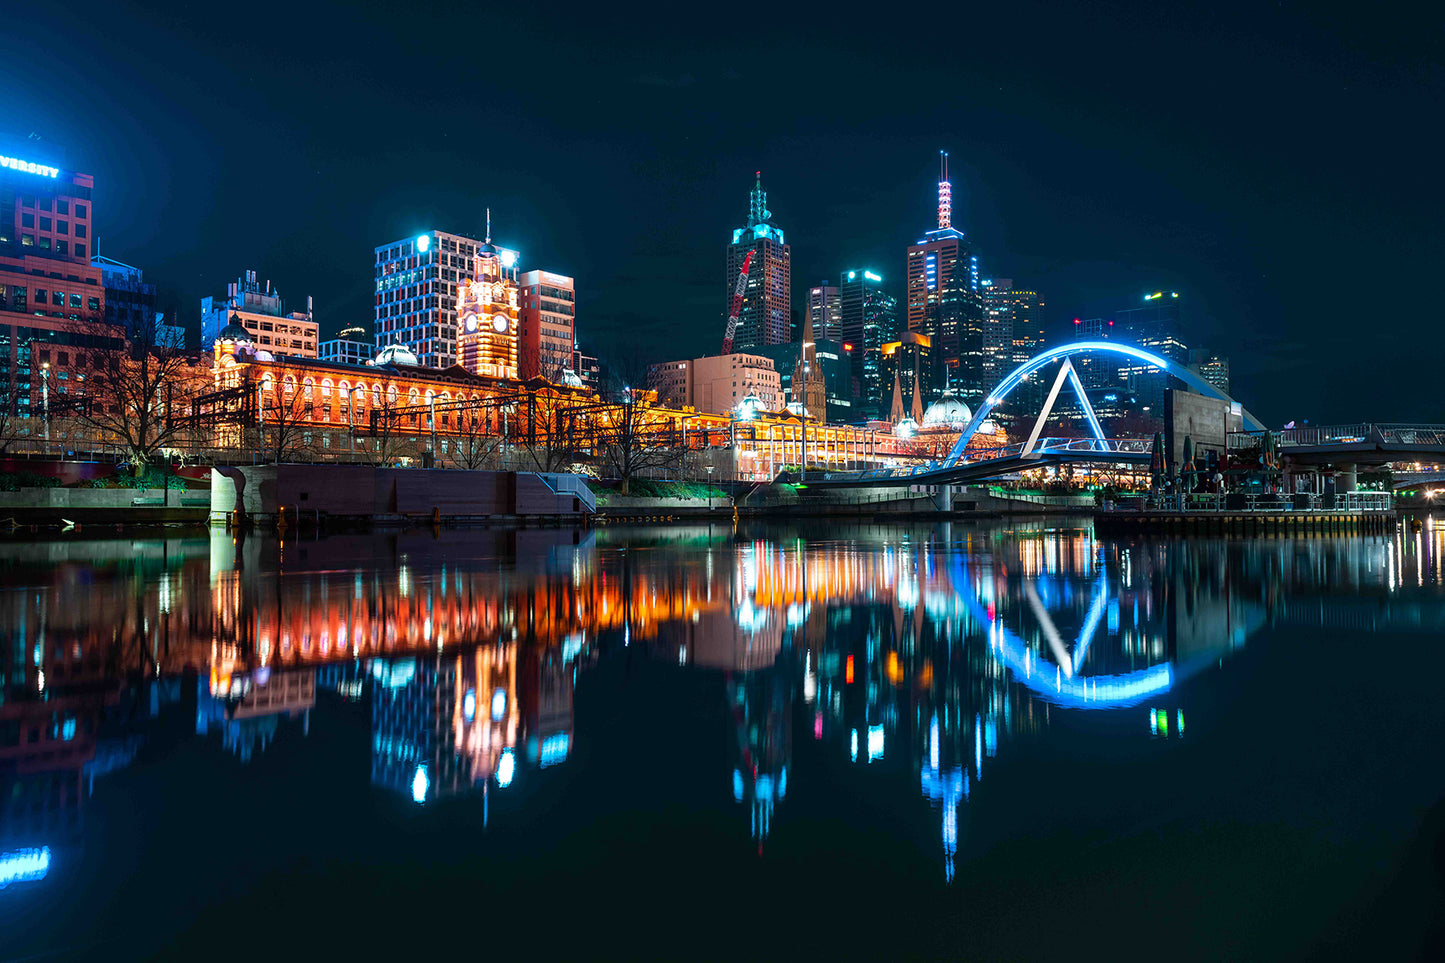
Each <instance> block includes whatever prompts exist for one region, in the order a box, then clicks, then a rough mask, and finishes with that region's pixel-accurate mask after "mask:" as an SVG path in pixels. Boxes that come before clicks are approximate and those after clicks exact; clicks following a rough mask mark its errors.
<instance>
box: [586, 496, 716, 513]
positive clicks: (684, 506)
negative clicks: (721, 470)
mask: <svg viewBox="0 0 1445 963" xmlns="http://www.w3.org/2000/svg"><path fill="white" fill-rule="evenodd" d="M709 507H711V508H714V509H718V510H721V509H724V508H725V509H727V510H728V511H729V512H731V511H732V509H733V503H732V499H730V498H728V497H727V496H726V495H719V496H718V497H716V498H714V499H713V500H712V502H711V505H709V502H708V500H707V499H706V498H643V497H642V496H640V495H618V494H615V493H613V492H599V493H598V495H597V509H598V511H607V512H630V511H707V510H708V508H709Z"/></svg>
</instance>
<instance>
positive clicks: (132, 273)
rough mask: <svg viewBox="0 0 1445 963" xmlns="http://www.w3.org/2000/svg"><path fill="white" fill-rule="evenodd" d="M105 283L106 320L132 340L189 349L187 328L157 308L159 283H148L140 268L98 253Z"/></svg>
mask: <svg viewBox="0 0 1445 963" xmlns="http://www.w3.org/2000/svg"><path fill="white" fill-rule="evenodd" d="M90 263H91V264H93V265H94V266H96V267H98V268H100V276H101V283H102V284H104V285H105V320H106V323H108V324H113V325H116V326H118V327H121V328H124V329H125V332H126V337H127V338H129V339H130V340H131V341H132V342H133V343H136V344H144V345H150V346H154V347H158V348H170V349H172V350H175V351H184V350H185V349H186V329H185V328H184V327H181V326H180V325H177V324H174V323H168V321H171V322H173V321H174V320H176V319H167V318H166V316H165V315H164V314H163V313H162V312H160V311H157V310H156V286H155V285H154V284H147V283H146V281H145V278H144V275H143V274H142V272H141V269H140V268H138V267H133V266H131V265H129V264H125V263H123V262H121V261H117V260H115V259H114V258H108V257H102V256H100V255H98V254H97V255H95V256H94V257H92V258H91V259H90Z"/></svg>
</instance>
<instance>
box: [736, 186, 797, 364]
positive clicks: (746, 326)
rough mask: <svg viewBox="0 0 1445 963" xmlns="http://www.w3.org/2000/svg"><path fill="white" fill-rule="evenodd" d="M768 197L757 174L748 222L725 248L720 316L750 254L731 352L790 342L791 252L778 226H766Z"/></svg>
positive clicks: (768, 220)
mask: <svg viewBox="0 0 1445 963" xmlns="http://www.w3.org/2000/svg"><path fill="white" fill-rule="evenodd" d="M767 205H768V195H767V192H766V191H764V190H763V174H762V171H758V174H757V183H756V184H755V185H754V186H753V190H752V193H751V194H750V195H749V204H748V223H747V226H746V227H740V228H738V229H737V230H735V231H733V239H732V243H731V244H729V245H728V257H727V277H726V278H725V281H726V284H724V291H725V297H724V299H723V306H724V310H723V317H724V319H726V318H727V316H728V311H729V310H730V309H731V308H732V301H733V291H734V290H735V289H736V288H737V283H738V275H739V274H741V273H742V270H743V260H744V259H745V258H746V257H747V255H748V252H749V251H751V252H752V255H753V260H752V264H751V265H750V266H749V268H748V284H747V288H746V290H745V292H744V294H743V307H742V313H741V314H740V315H739V317H738V330H737V333H736V334H735V335H734V337H733V350H734V351H745V350H747V349H748V348H756V347H761V346H763V345H768V344H784V343H786V342H788V341H791V340H792V333H791V331H790V330H789V328H790V326H791V321H792V315H791V311H792V303H793V254H792V250H791V249H790V248H789V247H788V245H787V243H786V242H785V241H784V239H783V231H782V229H781V228H779V227H777V226H776V225H774V224H772V223H771V218H772V216H773V212H772V211H770V210H768V206H767Z"/></svg>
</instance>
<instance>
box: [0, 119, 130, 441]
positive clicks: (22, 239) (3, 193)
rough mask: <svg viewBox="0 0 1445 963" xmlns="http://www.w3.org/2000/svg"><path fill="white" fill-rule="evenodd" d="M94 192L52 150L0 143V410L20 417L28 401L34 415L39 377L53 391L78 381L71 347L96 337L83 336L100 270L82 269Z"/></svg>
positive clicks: (101, 298) (101, 317)
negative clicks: (46, 378)
mask: <svg viewBox="0 0 1445 963" xmlns="http://www.w3.org/2000/svg"><path fill="white" fill-rule="evenodd" d="M93 187H94V180H93V179H92V178H91V176H90V175H89V174H81V173H78V172H76V171H73V170H70V169H69V168H68V167H67V165H66V162H65V156H64V152H63V151H61V150H60V149H58V148H56V147H53V146H51V145H49V144H46V143H44V142H43V141H39V140H35V139H33V138H32V139H22V140H14V141H12V140H8V139H7V140H0V404H3V405H4V406H5V407H6V408H7V409H8V410H9V411H11V412H15V413H18V414H20V415H21V416H25V415H28V414H29V413H30V409H31V405H32V402H33V404H34V405H35V408H36V410H38V409H39V406H40V400H39V395H40V392H41V379H40V373H41V371H42V370H48V371H49V372H50V376H49V377H50V380H51V382H52V383H54V385H55V387H54V388H53V389H52V390H54V391H56V392H59V393H64V392H66V391H67V388H68V382H69V381H70V380H71V379H73V378H77V377H78V376H80V375H82V374H84V371H83V370H76V369H78V368H80V367H81V359H83V358H84V357H85V353H84V351H76V350H74V349H76V348H84V347H86V346H87V345H91V346H93V345H94V340H93V338H94V337H97V336H94V335H93V334H87V333H86V331H85V330H84V329H85V327H86V325H87V324H96V323H103V322H104V321H105V289H104V287H103V286H102V283H101V272H100V268H98V267H96V266H94V265H93V264H91V263H90V255H91V253H92V251H93V249H92V247H91V244H92V236H93V227H92V224H93V222H94V215H95V211H94V210H93V209H92V207H91V189H92V188H93ZM32 346H33V348H32ZM32 361H33V362H34V366H33V367H32ZM42 365H48V366H49V367H48V368H44V369H42Z"/></svg>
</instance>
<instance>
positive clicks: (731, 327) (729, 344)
mask: <svg viewBox="0 0 1445 963" xmlns="http://www.w3.org/2000/svg"><path fill="white" fill-rule="evenodd" d="M752 264H753V252H752V251H749V252H748V256H747V257H745V258H743V270H742V273H741V274H739V275H738V286H737V288H736V289H735V290H734V291H733V306H732V310H730V311H729V312H728V330H727V334H725V335H723V345H722V353H723V354H732V353H733V335H735V334H737V333H738V315H740V314H742V313H743V292H745V291H746V290H747V289H748V268H750V267H752Z"/></svg>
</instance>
